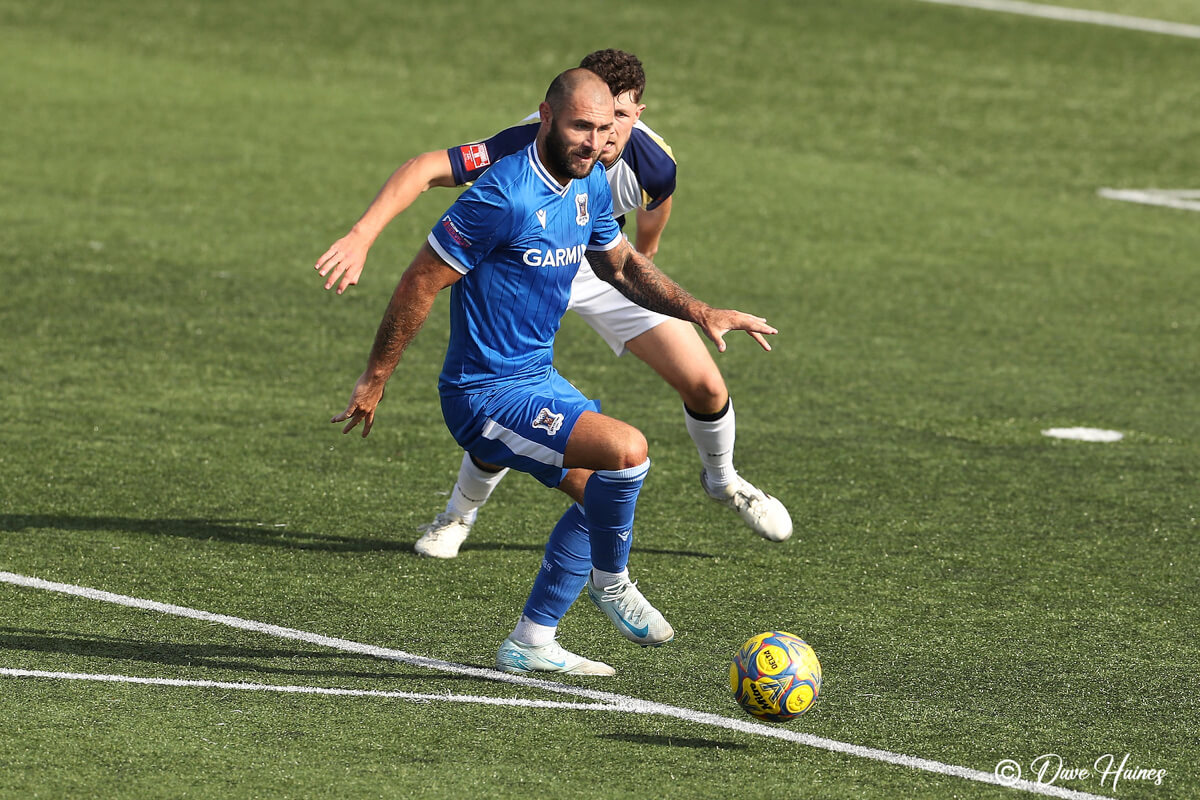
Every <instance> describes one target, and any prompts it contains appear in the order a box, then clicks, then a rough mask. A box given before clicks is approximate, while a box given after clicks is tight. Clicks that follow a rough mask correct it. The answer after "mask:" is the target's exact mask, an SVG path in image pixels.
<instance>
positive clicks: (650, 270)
mask: <svg viewBox="0 0 1200 800" xmlns="http://www.w3.org/2000/svg"><path fill="white" fill-rule="evenodd" d="M587 259H588V263H589V264H590V265H591V267H592V271H593V272H595V273H596V275H597V276H598V277H600V278H601V279H602V280H606V281H608V282H609V283H611V284H612V285H613V286H615V287H616V288H617V290H618V291H619V292H621V294H623V295H625V296H626V297H628V298H629V299H630V300H632V301H633V302H635V303H637V304H638V305H639V306H641V307H642V308H648V309H650V310H651V311H657V312H658V313H660V314H666V315H668V316H671V317H678V318H679V319H683V320H687V321H688V322H694V323H696V324H697V325H699V326H700V328H701V330H703V331H704V334H705V335H706V336H707V337H708V338H710V339H712V340H713V341H714V342H715V343H716V345H717V350H719V351H721V352H722V353H723V352H725V340H724V338H723V337H724V335H725V334H726V333H728V332H729V331H732V330H742V331H746V332H747V333H749V334H750V335H751V336H752V337H754V340H755V341H756V342H758V343H759V345H761V346H762V348H763V349H764V350H770V349H771V345H769V344H767V340H766V339H764V338H763V334H774V333H778V332H779V331H777V330H775V329H774V328H772V327H771V326H770V325H768V324H767V321H766V320H765V319H763V318H762V317H755V316H752V315H750V314H744V313H742V312H741V311H733V310H731V309H722V308H713V307H712V306H710V305H708V304H707V303H704V302H701V301H700V300H697V299H696V298H695V297H692V296H691V295H690V294H688V293H687V291H686V290H685V289H684V288H683V287H682V286H680V285H679V284H678V283H676V282H675V281H673V280H671V279H670V278H669V277H667V275H666V274H665V273H664V272H663V271H662V270H660V269H659V268H658V267H656V266H655V265H654V262H653V261H651V260H650V259H648V258H646V257H645V256H644V255H642V254H641V253H639V252H637V251H636V250H634V249H633V248H632V247H631V246H630V245H629V242H627V241H626V240H625V239H623V238H622V239H621V241H620V243H619V244H618V245H617V246H616V247H614V248H613V249H612V250H605V251H594V250H589V251H588V254H587Z"/></svg>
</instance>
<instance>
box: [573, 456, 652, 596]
mask: <svg viewBox="0 0 1200 800" xmlns="http://www.w3.org/2000/svg"><path fill="white" fill-rule="evenodd" d="M649 471H650V459H646V460H645V461H644V462H642V463H641V464H639V465H638V466H636V467H630V468H629V469H622V470H608V469H602V470H596V472H594V473H592V477H590V478H588V482H587V486H585V487H584V489H583V509H584V514H585V515H586V516H587V527H588V532H589V533H590V534H591V537H590V538H591V545H592V547H591V554H592V559H591V561H592V566H593V567H595V568H596V569H599V570H604V571H605V572H620V571H621V570H623V569H625V566H626V565H627V564H628V563H629V548H630V547H631V546H632V545H633V512H634V509H635V508H636V507H637V499H638V493H639V492H640V491H641V490H642V482H643V481H645V480H646V473H647V472H649Z"/></svg>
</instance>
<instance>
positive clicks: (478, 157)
mask: <svg viewBox="0 0 1200 800" xmlns="http://www.w3.org/2000/svg"><path fill="white" fill-rule="evenodd" d="M459 152H461V153H462V160H463V166H464V167H466V168H467V171H468V172H470V171H471V170H473V169H479V168H480V167H486V166H490V165H491V163H492V160H491V158H489V157H488V151H487V145H486V144H483V143H482V142H480V143H479V144H464V145H463V146H462V147H460V148H459Z"/></svg>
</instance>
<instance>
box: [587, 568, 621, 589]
mask: <svg viewBox="0 0 1200 800" xmlns="http://www.w3.org/2000/svg"><path fill="white" fill-rule="evenodd" d="M627 580H629V570H628V569H623V570H621V571H620V572H605V571H604V570H602V569H596V568H595V567H592V586H595V587H596V588H597V589H607V588H608V587H610V586H612V585H613V584H616V583H620V582H621V581H627Z"/></svg>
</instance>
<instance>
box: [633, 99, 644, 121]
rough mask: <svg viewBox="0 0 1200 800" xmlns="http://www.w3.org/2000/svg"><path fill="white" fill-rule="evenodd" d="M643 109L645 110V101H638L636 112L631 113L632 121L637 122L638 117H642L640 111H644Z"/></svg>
mask: <svg viewBox="0 0 1200 800" xmlns="http://www.w3.org/2000/svg"><path fill="white" fill-rule="evenodd" d="M645 110H646V104H645V103H638V107H637V113H636V114H634V115H633V121H634V122H637V121H638V120H639V119H641V118H642V112H643V111H645Z"/></svg>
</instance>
